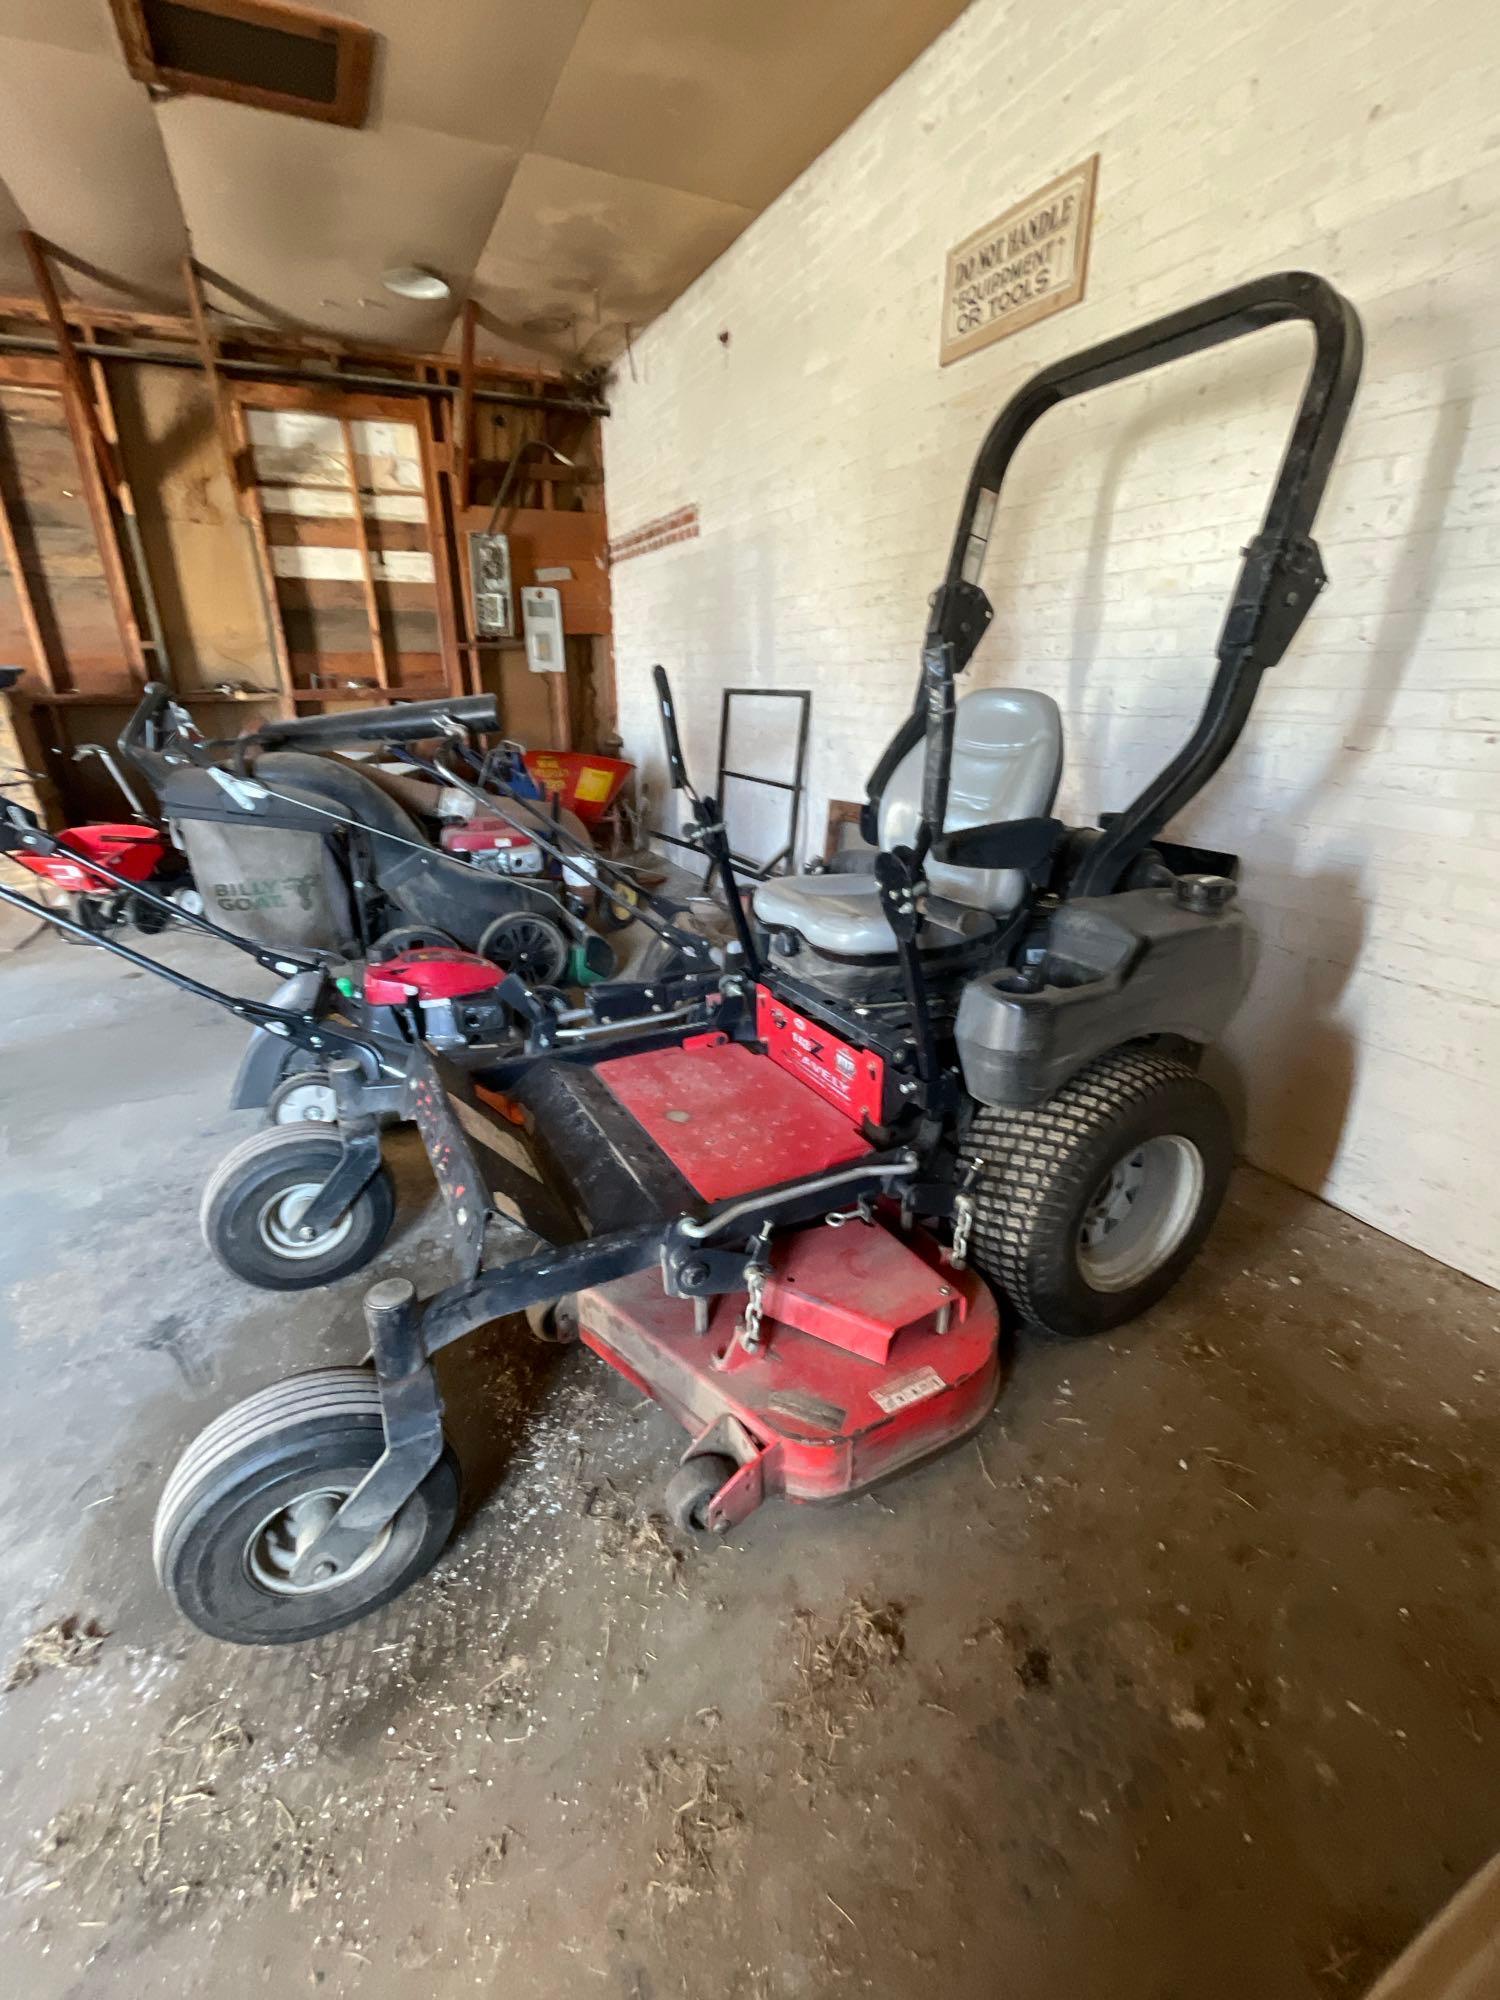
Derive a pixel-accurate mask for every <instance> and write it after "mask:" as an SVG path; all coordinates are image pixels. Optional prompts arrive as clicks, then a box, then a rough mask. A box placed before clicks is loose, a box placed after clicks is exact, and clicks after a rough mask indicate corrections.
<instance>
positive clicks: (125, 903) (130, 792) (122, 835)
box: [0, 667, 203, 937]
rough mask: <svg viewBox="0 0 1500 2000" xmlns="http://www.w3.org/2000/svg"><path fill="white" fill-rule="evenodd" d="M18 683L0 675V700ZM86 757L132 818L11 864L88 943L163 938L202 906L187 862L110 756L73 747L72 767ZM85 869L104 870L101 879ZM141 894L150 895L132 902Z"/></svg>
mask: <svg viewBox="0 0 1500 2000" xmlns="http://www.w3.org/2000/svg"><path fill="white" fill-rule="evenodd" d="M20 677H21V676H20V669H19V668H17V667H0V693H4V692H6V691H7V690H8V689H9V688H11V687H13V686H14V685H15V684H16V682H17V681H18V680H19V679H20ZM85 757H97V758H98V759H99V761H100V762H101V763H102V764H103V765H104V768H105V769H106V770H107V771H108V773H109V775H110V777H111V778H112V779H113V780H114V782H115V785H116V786H117V787H118V789H119V791H120V792H121V793H122V794H123V796H124V798H125V801H126V803H127V804H128V805H129V807H130V810H131V812H132V814H133V815H134V817H133V818H131V819H129V820H94V821H90V822H89V823H88V824H87V825H85V826H70V827H67V828H66V829H65V830H64V831H63V832H62V833H61V834H59V835H58V837H57V840H56V842H55V843H54V844H53V845H52V846H51V847H50V848H49V849H48V851H47V852H46V853H40V852H31V851H29V850H24V849H23V850H18V851H17V853H16V854H15V856H14V859H15V860H16V862H17V863H18V864H19V865H20V866H21V867H22V868H24V869H26V870H27V871H28V873H30V874H32V875H36V876H38V877H40V879H41V880H43V881H45V882H50V883H51V884H52V886H53V888H54V889H61V890H62V891H63V893H64V894H65V895H66V896H67V898H68V910H69V912H70V914H71V916H72V919H73V922H74V923H75V924H76V925H77V926H78V928H79V929H80V930H82V931H86V932H87V933H89V935H90V936H92V937H97V936H99V935H100V934H101V933H102V932H104V931H112V930H117V929H119V928H121V927H122V926H128V927H130V928H131V929H134V930H137V931H140V932H141V933H142V935H144V936H148V937H149V936H152V935H154V934H155V933H156V932H158V931H162V930H165V929H166V927H167V925H168V924H170V923H171V922H173V921H174V918H175V917H176V916H177V915H179V914H180V913H181V912H183V911H187V912H189V913H194V912H198V911H201V910H202V908H203V899H202V897H201V896H200V895H199V894H198V892H197V890H196V889H195V888H194V887H193V878H192V876H191V875H190V874H189V873H188V870H187V863H186V861H185V860H184V859H183V857H182V855H181V854H179V853H178V852H177V850H176V849H175V848H174V847H173V845H172V842H171V839H170V837H169V835H168V833H167V830H166V828H165V827H164V826H163V825H162V824H161V823H160V821H159V820H157V819H155V818H154V817H153V816H152V815H151V814H150V813H148V812H147V810H146V808H145V807H144V805H142V803H141V800H140V798H139V796H138V795H137V793H136V792H135V791H134V789H133V788H132V786H131V784H130V781H129V780H128V779H127V778H126V776H125V774H124V773H123V772H122V771H121V769H120V767H119V765H118V764H117V763H116V762H115V760H114V758H113V757H112V756H111V755H110V753H109V751H108V750H106V749H104V748H103V747H102V746H101V745H99V744H97V743H84V744H80V745H79V747H78V748H77V749H76V750H75V751H74V752H73V761H74V763H79V762H81V761H82V760H83V759H84V758H85ZM18 775H27V774H24V773H18ZM90 862H103V863H105V864H106V867H107V869H108V871H109V873H108V878H106V876H105V875H104V874H101V873H100V872H99V870H98V868H96V867H90V865H89V864H90ZM142 887H144V888H146V889H147V890H149V891H151V892H152V893H151V894H150V895H148V896H142V895H140V894H138V893H137V892H138V891H139V890H140V889H141V888H142ZM164 904H165V905H167V906H170V907H169V908H165V907H163V905H164Z"/></svg>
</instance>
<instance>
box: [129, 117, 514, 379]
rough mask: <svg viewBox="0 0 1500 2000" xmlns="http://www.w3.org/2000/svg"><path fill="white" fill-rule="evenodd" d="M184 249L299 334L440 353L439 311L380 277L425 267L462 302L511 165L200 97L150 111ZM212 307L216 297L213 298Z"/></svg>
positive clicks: (421, 136)
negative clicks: (178, 208) (394, 269)
mask: <svg viewBox="0 0 1500 2000" xmlns="http://www.w3.org/2000/svg"><path fill="white" fill-rule="evenodd" d="M158 117H159V119H160V123H161V129H162V134H163V137H164V139H165V141H166V148H167V155H168V158H169V159H170V161H171V165H172V173H173V175H174V177H175V179H176V181H177V185H178V187H179V188H180V189H181V190H182V196H183V206H184V210H185V212H186V215H187V222H188V228H189V229H190V231H191V232H192V239H193V250H194V254H195V255H196V257H197V259H198V261H199V263H200V264H202V265H203V266H204V267H205V269H206V270H207V271H210V272H212V273H213V274H214V276H215V277H216V278H217V279H219V280H222V281H224V282H225V284H226V285H227V286H228V287H231V288H235V289H237V290H238V292H239V293H240V294H242V303H243V304H244V305H245V307H246V309H247V310H248V311H250V312H251V313H252V314H253V313H254V311H255V304H254V302H256V301H258V302H260V305H261V307H262V308H263V309H264V310H269V311H270V312H272V313H273V314H274V315H279V316H281V317H284V318H286V319H289V320H291V321H293V322H295V323H297V324H300V325H304V326H314V327H317V328H319V329H320V330H322V331H325V332H329V333H334V334H340V335H344V336H346V337H348V338H354V339H365V340H388V341H393V342H396V343H398V344H410V343H416V344H420V345H429V344H440V343H441V340H442V338H443V335H444V333H445V332H446V331H447V328H448V325H449V323H450V322H451V320H452V317H453V308H452V306H451V304H438V305H437V306H433V305H431V304H423V303H422V302H420V301H418V300H411V299H398V298H395V297H393V296H392V294H391V293H389V292H386V291H384V290H382V288H381V283H380V274H381V272H382V271H384V270H387V269H389V268H390V267H391V266H392V265H396V264H426V265H430V266H431V267H432V269H434V270H436V271H440V272H442V273H443V275H444V276H445V277H447V278H448V279H449V280H450V282H451V283H453V285H454V287H455V290H456V291H457V292H459V293H461V292H462V290H463V287H464V285H465V284H466V282H467V280H468V274H469V272H470V270H471V269H472V268H473V265H474V261H475V259H476V258H477V256H478V255H479V252H480V250H481V248H482V247H483V245H484V242H485V240H486V238H487V237H488V235H489V233H490V231H491V229H492V228H493V226H494V220H495V215H496V213H497V211H498V210H499V207H500V204H501V202H502V201H503V200H504V198H505V192H506V189H507V187H508V186H509V185H510V181H511V176H512V174H513V173H514V171H515V155H514V153H512V152H510V151H508V150H506V149H505V148H503V147H499V146H481V145H478V144H476V143H475V142H474V141H472V140H467V139H455V138H451V137H450V136H449V135H448V134H447V133H443V132H429V131H424V130H423V129H422V128H421V127H419V126H414V125H395V124H390V123H386V124H383V125H381V126H380V127H379V128H378V129H367V130H365V131H361V132H354V131H349V130H346V129H345V128H343V127H341V126H336V125H323V124H316V123H314V122H312V121H310V120H305V119H299V118H289V117H285V116H282V115H280V114H278V113H276V112H269V111H255V110H251V109H249V108H248V107H247V106H244V105H238V104H223V103H219V102H217V101H215V100H213V99H211V98H202V97H182V98H177V99H175V100H173V101H172V102H170V103H167V104H163V105H161V106H159V107H158ZM214 300H215V303H216V304H227V303H228V302H229V298H228V295H226V292H225V291H223V290H215V292H214Z"/></svg>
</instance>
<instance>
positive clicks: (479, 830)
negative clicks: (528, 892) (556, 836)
mask: <svg viewBox="0 0 1500 2000" xmlns="http://www.w3.org/2000/svg"><path fill="white" fill-rule="evenodd" d="M442 843H443V851H444V852H445V853H447V854H461V855H462V856H463V857H464V859H465V860H466V861H470V862H472V863H473V864H474V866H475V867H476V868H487V869H488V870H489V871H490V872H491V873H492V874H494V875H540V874H541V872H542V850H541V849H540V848H539V847H538V846H537V844H536V842H535V841H534V840H533V839H532V838H531V836H530V835H529V834H526V833H522V832H521V831H520V829H519V828H518V827H514V826H511V825H509V824H508V823H507V822H506V821H505V820H503V819H493V818H487V817H485V816H484V815H483V814H481V815H478V816H477V817H475V818H474V819H470V820H465V821H464V822H463V824H462V825H461V826H449V827H444V829H443V836H442Z"/></svg>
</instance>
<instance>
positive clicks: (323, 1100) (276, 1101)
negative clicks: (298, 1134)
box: [266, 1069, 339, 1125]
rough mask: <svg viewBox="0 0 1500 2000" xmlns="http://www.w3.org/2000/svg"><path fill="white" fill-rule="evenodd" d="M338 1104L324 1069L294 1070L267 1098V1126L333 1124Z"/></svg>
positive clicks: (335, 1122) (337, 1113)
mask: <svg viewBox="0 0 1500 2000" xmlns="http://www.w3.org/2000/svg"><path fill="white" fill-rule="evenodd" d="M338 1116H339V1104H338V1098H337V1097H336V1096H335V1095H334V1089H333V1082H332V1079H331V1078H330V1077H329V1074H328V1072H327V1070H323V1069H294V1070H293V1071H292V1073H291V1075H290V1076H284V1077H283V1078H282V1079H281V1081H280V1083H278V1084H277V1086H276V1088H275V1089H274V1090H273V1091H272V1092H271V1095H270V1096H269V1097H268V1098H267V1099H266V1123H267V1124H268V1125H336V1124H337V1123H338Z"/></svg>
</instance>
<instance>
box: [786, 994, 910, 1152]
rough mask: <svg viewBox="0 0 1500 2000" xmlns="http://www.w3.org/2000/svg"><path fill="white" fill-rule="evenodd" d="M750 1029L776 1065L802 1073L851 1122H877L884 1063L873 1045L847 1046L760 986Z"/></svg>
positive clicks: (799, 1075) (807, 1081) (876, 1123)
mask: <svg viewBox="0 0 1500 2000" xmlns="http://www.w3.org/2000/svg"><path fill="white" fill-rule="evenodd" d="M755 1032H756V1033H757V1034H758V1035H759V1037H760V1039H761V1040H762V1041H763V1042H764V1043H765V1045H766V1054H767V1055H768V1056H769V1057H770V1058H771V1060H772V1062H773V1063H775V1064H776V1066H777V1068H778V1069H784V1070H788V1071H789V1072H790V1073H791V1074H792V1075H793V1076H798V1077H801V1079H802V1081H803V1082H804V1083H805V1084H807V1085H808V1086H809V1087H810V1088H811V1089H813V1090H815V1091H816V1092H817V1093H818V1095H819V1097H823V1098H826V1099H827V1100H828V1102H829V1103H830V1104H836V1105H837V1106H838V1108H839V1110H840V1111H842V1112H843V1113H844V1114H845V1116H846V1117H847V1118H849V1119H851V1120H852V1121H853V1122H854V1123H855V1124H856V1125H858V1124H859V1123H860V1121H861V1120H862V1119H864V1118H868V1119H869V1120H870V1122H871V1124H874V1125H878V1124H879V1123H880V1114H881V1109H882V1105H881V1099H882V1097H883V1095H884V1090H885V1063H884V1062H883V1060H882V1059H881V1058H880V1057H879V1056H878V1055H876V1054H875V1052H874V1050H873V1049H855V1048H851V1047H850V1046H849V1044H848V1043H847V1042H845V1041H841V1040H840V1039H839V1037H838V1036H837V1035H835V1034H832V1033H830V1031H829V1030H828V1029H827V1028H824V1027H822V1026H820V1025H819V1023H818V1022H816V1021H809V1020H808V1019H807V1018H806V1016H805V1015H802V1014H799V1013H797V1012H796V1011H795V1009H793V1008H791V1007H788V1006H786V1005H785V1004H784V1002H782V1001H780V1000H778V999H776V998H775V996H774V995H773V994H772V993H771V992H769V991H768V989H767V988H766V987H764V986H757V987H756V989H755Z"/></svg>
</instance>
